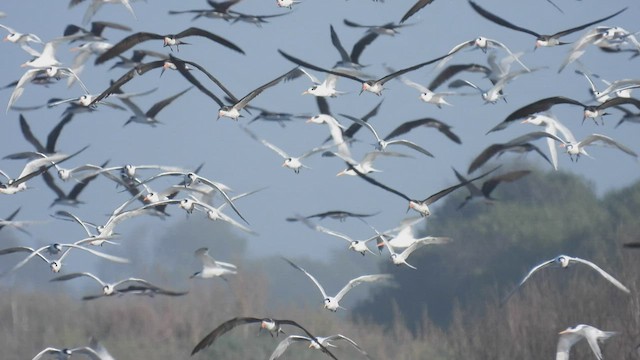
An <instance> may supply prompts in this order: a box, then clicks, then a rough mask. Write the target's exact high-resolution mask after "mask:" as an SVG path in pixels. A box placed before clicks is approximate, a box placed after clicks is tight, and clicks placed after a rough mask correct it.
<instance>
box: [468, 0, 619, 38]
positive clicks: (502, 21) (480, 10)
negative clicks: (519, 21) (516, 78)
mask: <svg viewBox="0 0 640 360" xmlns="http://www.w3.org/2000/svg"><path fill="white" fill-rule="evenodd" d="M469 5H471V7H472V8H473V10H475V11H476V12H477V13H478V14H479V15H480V16H482V17H484V18H485V19H487V20H489V21H491V22H494V23H496V24H498V25H500V26H504V27H506V28H509V29H511V30H515V31H520V32H523V33H526V34H529V35H533V36H535V37H536V43H535V48H538V47H550V46H558V45H566V44H569V43H567V42H563V41H561V40H560V38H561V37H564V36H567V35H569V34H573V33H574V32H577V31H580V30H583V29H586V28H588V27H589V26H591V25H595V24H597V23H600V22H603V21H606V20H609V19H611V18H612V17H614V16H616V15H619V14H621V13H622V12H624V11H625V10H627V8H626V7H625V8H624V9H622V10H619V11H617V12H615V13H613V14H611V15H609V16H605V17H603V18H601V19H598V20H594V21H592V22H589V23H586V24H582V25H579V26H576V27H573V28H570V29H567V30H562V31H558V32H557V33H555V34H552V35H542V34H538V33H537V32H535V31H532V30H528V29H525V28H523V27H521V26H518V25H515V24H512V23H510V22H509V21H507V20H505V19H503V18H501V17H499V16H497V15H495V14H493V13H491V12H489V11H487V10H485V9H483V8H482V7H480V5H478V4H476V3H475V2H473V1H469ZM535 48H534V49H535Z"/></svg>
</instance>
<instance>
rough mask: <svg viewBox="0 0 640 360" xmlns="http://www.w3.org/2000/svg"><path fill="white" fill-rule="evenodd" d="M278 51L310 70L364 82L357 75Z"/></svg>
mask: <svg viewBox="0 0 640 360" xmlns="http://www.w3.org/2000/svg"><path fill="white" fill-rule="evenodd" d="M278 52H279V53H280V55H282V56H284V57H285V58H286V59H287V60H289V61H291V62H293V63H294V64H297V65H300V66H303V67H306V68H309V69H311V70H315V71H320V72H323V73H327V74H333V75H336V76H341V77H344V78H347V79H351V80H353V81H357V82H360V83H363V82H365V80H362V79H360V78H359V77H356V76H353V75H349V74H347V73H343V72H340V71H333V70H327V69H323V68H321V67H319V66H315V65H313V64H310V63H308V62H306V61H302V60H300V59H298V58H296V57H293V56H291V55H289V54H287V53H285V52H284V51H282V50H280V49H278Z"/></svg>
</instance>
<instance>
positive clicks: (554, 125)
mask: <svg viewBox="0 0 640 360" xmlns="http://www.w3.org/2000/svg"><path fill="white" fill-rule="evenodd" d="M522 123H523V124H531V125H536V126H544V131H545V132H547V133H549V134H552V135H556V136H557V135H558V132H560V133H561V134H562V136H563V137H564V138H565V139H567V140H568V141H575V136H574V135H573V133H572V132H571V130H569V128H567V127H566V126H565V125H564V124H562V123H561V122H560V121H559V120H558V119H556V118H555V117H554V116H553V115H551V114H550V113H549V114H548V115H544V114H535V115H531V116H528V117H527V118H526V119H524V120H522ZM547 146H548V148H549V155H550V156H551V164H552V165H553V168H554V169H555V170H558V150H557V149H556V140H555V139H553V138H547Z"/></svg>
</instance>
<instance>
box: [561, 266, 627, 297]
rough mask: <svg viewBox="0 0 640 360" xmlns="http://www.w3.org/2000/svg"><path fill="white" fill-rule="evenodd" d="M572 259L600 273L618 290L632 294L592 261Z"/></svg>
mask: <svg viewBox="0 0 640 360" xmlns="http://www.w3.org/2000/svg"><path fill="white" fill-rule="evenodd" d="M570 259H571V260H572V261H575V262H579V263H583V264H585V265H589V266H591V268H593V269H594V270H596V271H597V272H599V273H600V275H602V276H603V277H604V278H605V279H607V280H609V282H610V283H612V284H613V285H615V286H616V287H617V288H618V289H620V290H622V291H624V292H626V293H629V292H630V291H629V289H628V288H627V287H626V286H624V285H622V283H621V282H620V281H618V280H617V279H616V278H614V277H613V276H611V275H610V274H609V273H608V272H606V271H604V270H602V269H601V268H600V267H599V266H598V265H596V264H594V263H592V262H591V261H587V260H584V259H581V258H577V257H572V258H570Z"/></svg>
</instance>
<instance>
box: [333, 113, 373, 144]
mask: <svg viewBox="0 0 640 360" xmlns="http://www.w3.org/2000/svg"><path fill="white" fill-rule="evenodd" d="M340 115H341V116H344V117H346V118H347V119H349V120H351V121H353V122H354V123H356V124H358V125H360V126H364V127H366V128H367V129H369V131H371V133H373V136H375V137H376V142H379V141H380V136H378V132H377V131H376V129H374V128H373V126H372V125H371V124H369V122H367V121H363V120H362V119H358V118H357V117H355V116H351V115H347V114H340Z"/></svg>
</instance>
